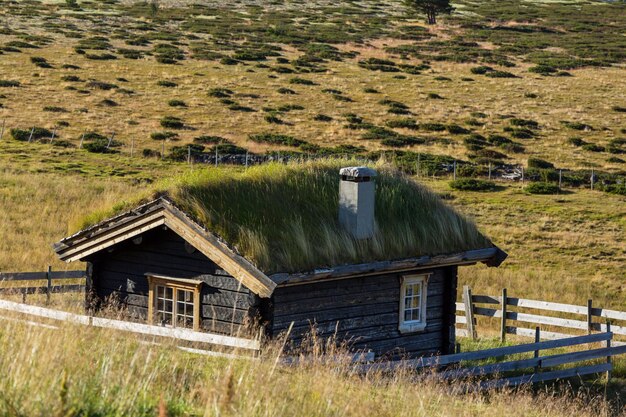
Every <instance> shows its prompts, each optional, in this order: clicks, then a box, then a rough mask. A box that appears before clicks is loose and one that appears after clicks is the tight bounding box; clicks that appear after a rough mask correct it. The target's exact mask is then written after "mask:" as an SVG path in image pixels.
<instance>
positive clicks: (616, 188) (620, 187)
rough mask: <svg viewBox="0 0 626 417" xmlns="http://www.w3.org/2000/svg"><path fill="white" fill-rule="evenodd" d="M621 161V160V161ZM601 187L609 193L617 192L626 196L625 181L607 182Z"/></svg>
mask: <svg viewBox="0 0 626 417" xmlns="http://www.w3.org/2000/svg"><path fill="white" fill-rule="evenodd" d="M622 162H623V161H622ZM602 189H603V190H604V191H605V192H607V193H609V194H617V195H623V196H626V183H625V182H622V183H621V184H609V185H605V186H603V187H602Z"/></svg>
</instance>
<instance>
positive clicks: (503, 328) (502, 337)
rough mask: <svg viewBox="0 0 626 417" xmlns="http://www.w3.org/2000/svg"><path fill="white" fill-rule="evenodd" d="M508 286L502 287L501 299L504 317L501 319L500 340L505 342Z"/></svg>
mask: <svg viewBox="0 0 626 417" xmlns="http://www.w3.org/2000/svg"><path fill="white" fill-rule="evenodd" d="M506 301H507V298H506V288H502V300H501V301H500V306H501V308H500V309H501V311H502V319H501V321H500V341H501V342H502V343H504V341H505V340H506V313H507V311H506Z"/></svg>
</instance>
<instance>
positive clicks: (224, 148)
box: [209, 143, 248, 155]
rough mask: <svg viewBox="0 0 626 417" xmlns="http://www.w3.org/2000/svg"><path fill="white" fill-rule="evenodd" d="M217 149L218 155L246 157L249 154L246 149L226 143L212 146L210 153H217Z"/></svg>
mask: <svg viewBox="0 0 626 417" xmlns="http://www.w3.org/2000/svg"><path fill="white" fill-rule="evenodd" d="M215 148H217V153H218V154H226V155H244V154H246V153H247V152H248V150H247V149H246V148H242V147H241V146H237V145H233V144H232V143H224V144H219V145H215V146H212V147H211V148H210V149H209V151H210V152H212V153H215Z"/></svg>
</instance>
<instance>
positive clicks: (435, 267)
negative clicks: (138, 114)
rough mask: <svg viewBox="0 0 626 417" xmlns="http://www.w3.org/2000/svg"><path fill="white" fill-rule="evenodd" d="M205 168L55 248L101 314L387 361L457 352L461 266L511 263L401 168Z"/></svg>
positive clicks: (312, 165) (326, 165) (325, 165)
mask: <svg viewBox="0 0 626 417" xmlns="http://www.w3.org/2000/svg"><path fill="white" fill-rule="evenodd" d="M339 168H341V167H340V166H337V163H331V162H324V163H309V164H305V165H303V166H298V165H295V164H288V165H278V164H277V165H271V166H262V167H253V168H250V169H248V170H246V171H236V170H232V169H231V170H230V171H229V170H227V169H222V170H219V173H217V174H216V173H215V172H213V173H211V172H209V171H207V172H200V173H196V174H194V175H195V176H194V177H193V178H191V179H189V178H187V179H184V180H181V182H180V183H178V184H177V185H174V186H172V187H171V188H169V189H167V190H159V191H157V192H156V193H155V195H154V198H153V199H149V200H145V201H143V202H141V203H139V204H137V205H136V206H130V207H127V208H126V211H123V212H121V213H117V214H115V213H112V215H111V217H110V218H107V219H105V220H103V221H100V222H99V223H97V224H94V225H91V226H89V227H87V228H85V229H84V230H81V231H79V232H78V233H76V234H74V235H72V236H70V237H67V238H65V239H63V240H61V241H60V242H58V243H57V244H55V251H56V252H57V254H58V256H59V257H60V258H61V259H62V260H64V261H67V262H72V261H83V262H86V263H87V272H88V274H87V275H88V282H87V287H88V294H89V300H90V303H89V307H90V308H99V307H101V306H103V305H104V304H105V303H119V304H120V305H122V306H123V307H125V308H126V311H128V315H129V317H128V318H129V320H133V321H141V322H147V323H150V324H153V325H160V326H171V327H187V328H191V329H195V330H199V331H208V332H217V333H221V334H227V335H239V336H241V335H246V334H251V333H252V332H257V331H258V330H259V327H261V329H263V330H264V331H265V334H266V335H267V336H268V337H269V338H270V339H271V338H274V337H276V336H278V335H280V334H283V333H284V332H286V331H287V330H288V329H289V328H290V327H291V330H290V331H289V338H290V339H291V341H292V342H293V345H295V346H297V345H298V343H299V342H300V341H302V340H303V338H305V337H306V336H307V335H308V334H309V333H310V332H311V331H312V329H314V331H315V332H316V333H317V335H318V336H320V337H330V336H333V337H337V338H338V340H340V341H346V342H347V343H348V344H349V346H350V347H351V348H352V349H354V350H359V351H372V352H374V353H375V355H376V356H377V357H378V356H381V355H388V356H393V357H397V356H401V355H402V356H417V355H424V354H433V353H443V354H445V353H449V352H450V351H452V350H453V349H454V344H455V332H454V324H455V301H456V298H457V269H458V267H459V266H465V265H471V264H475V263H478V262H482V263H485V264H487V265H489V266H498V265H499V264H500V263H501V262H502V261H503V260H504V259H505V258H506V254H505V253H504V252H503V251H502V250H500V249H499V248H497V247H496V246H494V245H493V244H492V243H491V242H490V241H489V240H488V239H487V238H485V237H484V236H483V235H482V234H481V233H480V232H479V231H478V230H477V229H476V227H475V226H474V225H473V224H472V223H471V222H469V221H468V220H467V219H465V218H463V217H462V216H461V215H459V214H458V213H456V212H455V211H454V210H453V209H452V208H450V207H449V206H447V205H445V204H444V203H443V202H442V201H441V199H439V198H438V197H437V196H436V195H435V194H433V193H432V192H430V191H428V190H427V189H425V188H424V187H422V186H420V185H419V184H416V183H414V182H413V181H411V180H410V179H408V178H406V177H404V176H402V175H401V174H399V173H397V172H394V171H392V170H391V169H388V168H379V169H377V171H378V172H377V171H375V170H374V169H372V168H368V167H349V168H343V169H339Z"/></svg>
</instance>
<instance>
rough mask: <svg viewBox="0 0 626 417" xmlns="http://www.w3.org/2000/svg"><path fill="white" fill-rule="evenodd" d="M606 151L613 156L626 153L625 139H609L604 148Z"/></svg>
mask: <svg viewBox="0 0 626 417" xmlns="http://www.w3.org/2000/svg"><path fill="white" fill-rule="evenodd" d="M606 150H607V151H608V152H610V153H614V154H622V153H626V138H615V139H611V140H610V141H609V143H608V145H607V147H606Z"/></svg>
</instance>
